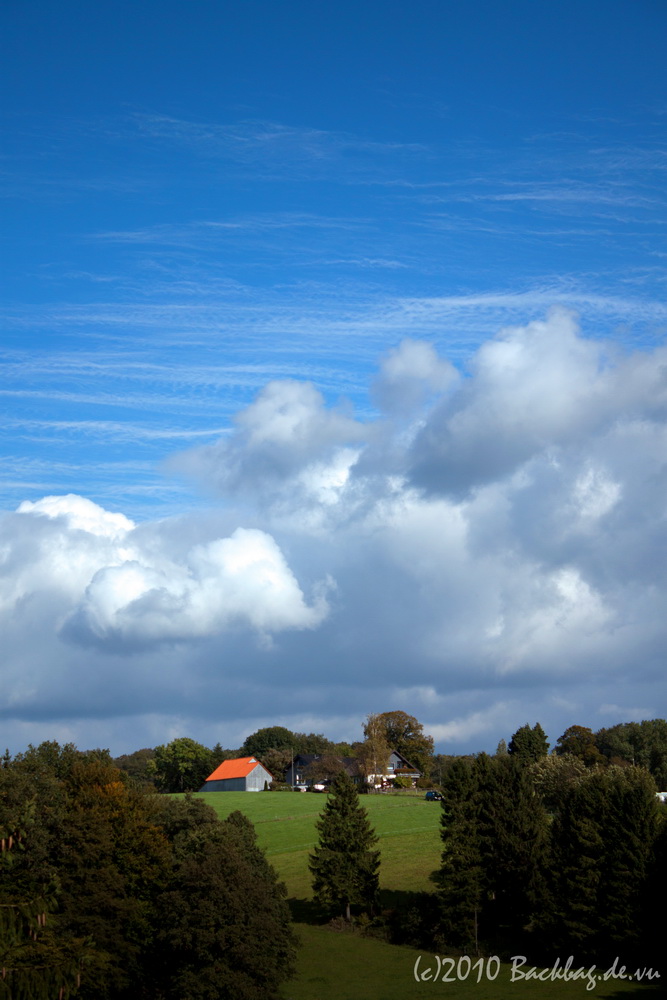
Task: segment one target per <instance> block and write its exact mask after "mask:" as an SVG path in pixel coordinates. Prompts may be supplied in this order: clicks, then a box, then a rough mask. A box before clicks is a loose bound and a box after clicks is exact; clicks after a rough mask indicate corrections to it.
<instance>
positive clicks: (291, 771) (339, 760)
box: [285, 750, 421, 789]
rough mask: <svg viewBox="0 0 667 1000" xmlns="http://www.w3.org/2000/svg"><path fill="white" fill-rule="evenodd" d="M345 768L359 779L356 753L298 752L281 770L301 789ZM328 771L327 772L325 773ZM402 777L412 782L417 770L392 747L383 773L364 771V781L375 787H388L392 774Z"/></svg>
mask: <svg viewBox="0 0 667 1000" xmlns="http://www.w3.org/2000/svg"><path fill="white" fill-rule="evenodd" d="M338 770H342V771H347V773H348V774H349V776H350V777H351V778H352V781H353V782H354V783H355V785H359V784H362V783H363V780H364V779H363V776H362V771H361V768H360V766H359V761H358V759H357V758H356V757H333V756H329V755H327V754H315V753H300V754H297V755H296V756H295V757H294V760H293V763H292V765H291V767H288V768H287V771H286V772H285V782H286V783H287V784H288V785H291V786H292V787H293V788H301V789H305V788H306V787H307V786H308V785H314V787H315V788H317V789H321V788H325V787H326V786H327V785H329V784H330V783H331V777H332V776H333V774H334V773H335V771H338ZM327 772H329V773H327ZM399 777H405V778H408V779H409V781H410V783H411V784H412V785H413V786H414V784H415V783H416V781H417V778H420V777H421V771H418V770H417V768H415V767H413V766H412V764H410V762H409V761H408V760H406V758H405V757H404V756H403V754H401V753H399V752H398V750H392V752H391V754H390V756H389V760H388V761H387V767H386V770H385V772H384V774H368V775H366V781H367V783H368V784H370V785H374V786H375V787H376V788H389V787H390V786H391V785H392V784H393V780H394V778H399Z"/></svg>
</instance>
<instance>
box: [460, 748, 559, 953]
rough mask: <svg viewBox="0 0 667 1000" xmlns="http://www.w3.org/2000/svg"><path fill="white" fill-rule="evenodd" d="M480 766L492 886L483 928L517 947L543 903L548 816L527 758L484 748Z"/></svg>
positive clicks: (483, 838)
mask: <svg viewBox="0 0 667 1000" xmlns="http://www.w3.org/2000/svg"><path fill="white" fill-rule="evenodd" d="M475 770H476V771H477V775H478V776H477V782H478V795H479V810H478V838H479V843H480V852H481V862H482V866H483V870H484V883H485V886H486V900H485V903H484V908H483V914H482V918H483V919H482V924H483V931H484V933H485V935H486V937H487V938H488V939H493V940H494V941H495V942H496V944H497V947H499V948H503V947H504V946H507V947H516V946H517V945H518V944H519V943H521V941H522V938H524V937H525V936H526V934H527V933H528V932H529V931H530V930H531V928H532V920H533V916H534V915H535V913H536V912H537V911H539V910H540V909H541V906H542V900H543V896H544V892H545V887H544V880H543V874H542V872H543V865H544V860H545V853H546V848H547V832H548V817H547V814H546V810H545V809H544V806H543V804H542V801H541V799H540V798H539V796H538V795H537V794H536V792H535V789H534V787H533V783H532V781H531V779H530V775H529V772H528V770H527V768H526V767H525V765H524V763H523V762H522V761H521V760H518V759H517V758H516V757H512V756H509V755H507V756H504V757H497V758H492V757H488V756H487V755H486V754H480V756H479V757H478V758H477V760H476V761H475Z"/></svg>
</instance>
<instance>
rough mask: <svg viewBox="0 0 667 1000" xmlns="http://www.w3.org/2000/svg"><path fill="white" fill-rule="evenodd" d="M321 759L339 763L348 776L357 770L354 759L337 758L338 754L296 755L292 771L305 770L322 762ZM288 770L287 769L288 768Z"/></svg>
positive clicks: (356, 763) (357, 763) (356, 762)
mask: <svg viewBox="0 0 667 1000" xmlns="http://www.w3.org/2000/svg"><path fill="white" fill-rule="evenodd" d="M323 757H331V758H332V759H333V760H337V761H340V763H341V765H342V766H343V768H344V769H345V770H346V771H347V773H348V774H350V775H352V774H356V773H358V770H359V761H358V760H357V758H356V757H339V756H338V754H334V753H331V754H330V753H298V754H296V755H295V757H294V769H295V770H296V768H297V767H303V768H306V767H308V766H309V765H310V764H313V763H315V761H317V760H322V758H323ZM288 770H289V768H288Z"/></svg>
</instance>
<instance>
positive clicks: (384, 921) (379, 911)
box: [287, 889, 438, 948]
mask: <svg viewBox="0 0 667 1000" xmlns="http://www.w3.org/2000/svg"><path fill="white" fill-rule="evenodd" d="M287 903H288V905H289V908H290V912H291V914H292V920H293V921H294V922H295V923H298V924H311V925H314V926H321V925H323V924H331V925H332V926H333V925H336V927H337V929H339V930H344V929H348V930H350V931H352V932H354V933H359V932H361V933H362V934H364V935H367V936H371V937H376V938H379V939H381V940H384V941H388V942H390V943H391V944H406V945H411V946H413V947H420V948H421V947H432V946H433V944H434V940H433V935H434V931H435V928H436V927H437V924H438V914H437V908H436V907H437V903H436V901H435V899H434V897H433V895H432V894H431V893H428V892H408V891H405V890H402V889H381V890H380V893H379V895H378V901H377V904H376V906H375V908H374V911H373V913H372V914H371V915H370V916H369V915H367V914H363V913H362V914H359V913H355V910H354V908H353V910H352V921H351V922H350V924H346V923H345V922H344V921H342V920H341V919H340V918H334V919H333V920H332V918H331V914H330V913H326V912H325V911H323V910H322V908H321V907H320V906H319V904H318V903H316V902H314V901H313V900H310V899H298V898H296V897H294V896H293V897H291V898H290V899H288V900H287Z"/></svg>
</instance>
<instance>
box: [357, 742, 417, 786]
mask: <svg viewBox="0 0 667 1000" xmlns="http://www.w3.org/2000/svg"><path fill="white" fill-rule="evenodd" d="M394 778H408V779H409V781H410V783H411V784H412V785H413V787H414V785H415V784H416V782H417V779H418V778H421V771H419V770H418V769H417V768H416V767H413V765H412V764H411V763H410V762H409V761H408V760H406V758H405V757H404V756H403V754H402V753H399V751H398V750H392V751H391V753H390V755H389V760H388V761H387V769H386V771H385V772H384V774H369V775H368V777H367V779H366V780H367V781H368V783H369V784H371V785H375V787H376V788H385V787H386V786H387V785H391V783H392V782H393V780H394Z"/></svg>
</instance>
